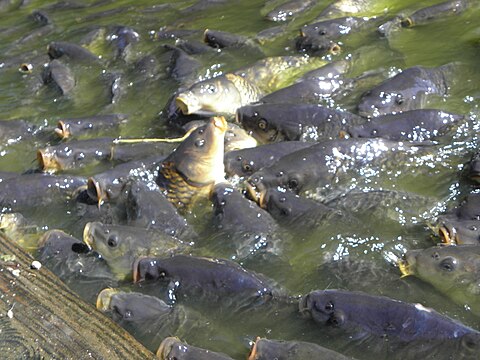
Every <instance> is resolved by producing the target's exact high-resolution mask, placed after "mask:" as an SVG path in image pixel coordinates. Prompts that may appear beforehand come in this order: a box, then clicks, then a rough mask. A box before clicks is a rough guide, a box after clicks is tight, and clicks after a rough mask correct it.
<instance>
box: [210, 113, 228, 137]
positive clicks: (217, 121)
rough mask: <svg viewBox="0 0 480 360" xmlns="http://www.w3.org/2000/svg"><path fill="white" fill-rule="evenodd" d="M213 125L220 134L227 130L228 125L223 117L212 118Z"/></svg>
mask: <svg viewBox="0 0 480 360" xmlns="http://www.w3.org/2000/svg"><path fill="white" fill-rule="evenodd" d="M212 122H213V125H214V126H215V127H216V128H217V129H218V130H220V131H221V132H222V133H224V132H226V131H227V129H228V123H227V120H226V119H225V117H224V116H214V117H213V118H212Z"/></svg>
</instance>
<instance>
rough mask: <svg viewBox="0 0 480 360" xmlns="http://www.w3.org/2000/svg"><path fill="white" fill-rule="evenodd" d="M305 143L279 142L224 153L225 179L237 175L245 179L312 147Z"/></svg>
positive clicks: (310, 144)
mask: <svg viewBox="0 0 480 360" xmlns="http://www.w3.org/2000/svg"><path fill="white" fill-rule="evenodd" d="M312 145H313V144H312V143H309V142H305V141H280V142H274V143H270V144H265V145H259V146H255V147H250V148H247V149H240V150H232V151H228V152H225V156H224V164H225V173H226V175H227V177H233V176H235V175H238V176H240V177H247V176H250V175H252V174H253V173H255V172H256V171H257V170H260V169H261V168H263V167H264V166H268V165H270V164H272V163H274V162H275V161H276V160H278V159H280V158H281V157H282V156H284V155H287V154H290V153H292V152H295V151H297V150H300V149H304V148H307V147H309V146H312Z"/></svg>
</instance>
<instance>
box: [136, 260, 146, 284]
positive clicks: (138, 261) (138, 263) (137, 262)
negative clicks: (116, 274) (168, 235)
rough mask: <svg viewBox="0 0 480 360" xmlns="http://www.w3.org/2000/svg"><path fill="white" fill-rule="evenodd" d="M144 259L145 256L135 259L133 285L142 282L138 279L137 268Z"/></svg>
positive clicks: (138, 272)
mask: <svg viewBox="0 0 480 360" xmlns="http://www.w3.org/2000/svg"><path fill="white" fill-rule="evenodd" d="M145 258H146V256H140V257H138V258H137V259H135V261H134V263H133V282H134V283H138V282H140V281H142V279H141V277H140V271H139V266H140V261H141V260H143V259H145Z"/></svg>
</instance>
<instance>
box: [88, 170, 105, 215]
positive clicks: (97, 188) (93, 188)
mask: <svg viewBox="0 0 480 360" xmlns="http://www.w3.org/2000/svg"><path fill="white" fill-rule="evenodd" d="M87 194H88V196H90V197H91V198H92V199H93V200H97V202H98V207H99V208H100V206H102V204H103V203H104V202H105V200H108V195H107V192H106V191H104V189H103V188H102V185H101V184H100V182H98V181H97V180H95V179H94V178H93V177H90V178H88V180H87Z"/></svg>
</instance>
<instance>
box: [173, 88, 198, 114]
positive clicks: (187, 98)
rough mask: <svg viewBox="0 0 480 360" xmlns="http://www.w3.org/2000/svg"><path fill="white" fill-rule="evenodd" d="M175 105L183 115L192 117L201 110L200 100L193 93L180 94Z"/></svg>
mask: <svg viewBox="0 0 480 360" xmlns="http://www.w3.org/2000/svg"><path fill="white" fill-rule="evenodd" d="M175 105H176V106H177V108H179V109H180V111H181V112H182V114H183V115H191V114H194V113H195V112H198V111H199V110H201V108H202V107H201V106H200V104H199V102H198V99H197V97H196V96H195V95H193V94H192V93H191V92H186V93H180V94H178V96H177V97H176V98H175Z"/></svg>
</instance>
